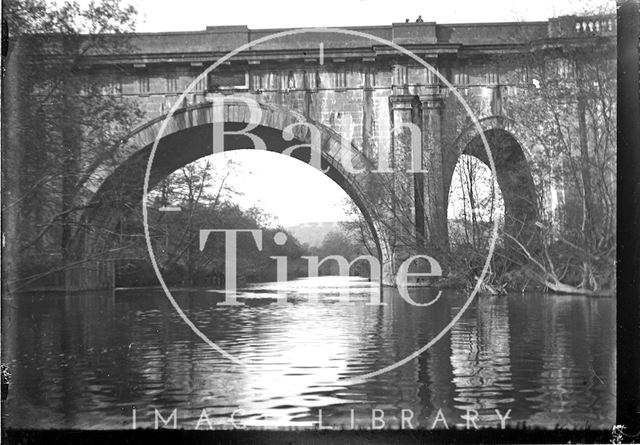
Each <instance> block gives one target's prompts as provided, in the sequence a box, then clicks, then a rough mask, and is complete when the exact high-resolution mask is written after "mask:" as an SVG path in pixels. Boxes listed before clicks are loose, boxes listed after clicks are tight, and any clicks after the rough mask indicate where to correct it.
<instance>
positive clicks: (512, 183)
mask: <svg viewBox="0 0 640 445" xmlns="http://www.w3.org/2000/svg"><path fill="white" fill-rule="evenodd" d="M484 135H485V137H486V139H487V142H488V143H489V147H490V148H491V156H492V158H493V162H494V165H495V168H496V180H497V182H498V186H499V187H500V191H501V192H502V197H503V199H504V208H505V215H504V219H505V221H504V223H505V226H504V230H505V231H506V232H507V233H509V234H511V235H513V236H520V235H521V234H522V233H523V231H528V228H530V227H531V225H532V224H534V223H535V222H536V221H537V220H538V214H539V213H538V212H539V209H538V197H537V193H536V188H535V184H534V181H533V176H532V174H531V168H530V165H529V161H528V159H527V157H526V156H525V153H524V150H523V149H522V147H521V145H520V144H519V143H518V141H517V140H516V138H515V137H514V136H513V135H512V134H511V133H510V132H509V131H507V130H504V129H500V128H492V129H487V130H485V131H484ZM462 154H465V155H469V156H473V157H475V158H476V159H478V160H479V161H480V162H482V163H483V164H485V165H486V166H487V167H488V168H491V167H490V163H489V158H488V155H487V152H486V148H485V146H484V144H483V142H482V139H481V137H480V135H478V134H476V135H475V136H473V137H472V138H471V139H470V140H469V141H468V142H467V143H466V144H465V146H464V147H462V150H461V151H460V152H459V155H462ZM459 155H458V157H457V159H456V163H455V164H454V165H453V167H454V168H453V169H451V171H450V173H449V174H450V178H449V182H448V184H449V185H448V190H450V187H451V179H452V178H451V176H452V175H453V170H455V165H457V163H458V161H459ZM448 194H449V191H448V192H447V196H448Z"/></svg>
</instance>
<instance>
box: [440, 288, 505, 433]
mask: <svg viewBox="0 0 640 445" xmlns="http://www.w3.org/2000/svg"><path fill="white" fill-rule="evenodd" d="M509 324H510V320H509V305H508V300H507V298H504V297H497V296H481V297H480V298H478V299H477V300H476V302H475V305H474V307H473V311H469V312H468V315H467V314H465V317H463V318H462V319H461V320H460V321H459V322H458V323H457V324H456V325H454V326H453V328H452V329H451V365H452V367H453V383H454V386H455V393H456V396H455V407H456V410H457V413H456V420H457V421H459V422H464V420H463V418H461V417H460V416H462V415H465V414H466V409H470V410H471V409H473V410H476V411H477V412H478V413H479V416H480V422H482V423H483V424H486V423H490V424H496V423H499V421H500V420H499V418H498V417H497V414H496V413H495V409H499V410H500V411H501V412H502V413H503V414H504V413H506V411H507V410H508V409H509V408H512V403H513V401H514V399H513V387H514V386H513V382H512V380H511V350H510V341H511V331H510V326H509ZM465 425H466V424H465Z"/></svg>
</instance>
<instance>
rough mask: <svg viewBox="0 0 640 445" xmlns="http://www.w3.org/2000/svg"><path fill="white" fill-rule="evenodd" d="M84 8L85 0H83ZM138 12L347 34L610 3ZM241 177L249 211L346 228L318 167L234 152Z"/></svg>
mask: <svg viewBox="0 0 640 445" xmlns="http://www.w3.org/2000/svg"><path fill="white" fill-rule="evenodd" d="M83 1H84V0H83ZM130 3H131V4H133V5H134V6H136V7H137V8H138V10H139V13H140V16H139V22H138V31H142V32H159V31H191V30H204V29H205V28H206V27H207V26H221V25H247V26H249V27H250V28H283V27H286V28H290V27H298V28H299V27H325V26H331V27H340V26H363V25H389V24H391V23H392V22H404V20H405V19H406V18H408V19H411V20H412V21H413V20H415V19H416V18H417V17H418V15H422V18H423V19H424V20H425V21H435V22H439V23H464V22H500V21H518V20H529V21H534V20H547V19H548V18H550V17H554V16H558V15H563V14H570V13H581V12H583V11H585V10H597V9H599V7H602V5H607V4H608V5H612V4H613V3H612V2H610V1H608V2H607V1H606V0H586V1H585V0H583V1H575V0H525V1H521V0H518V1H513V0H486V1H480V0H446V1H428V0H409V1H400V0H394V1H385V0H324V1H322V2H318V1H316V2H308V1H301V0H284V1H277V2H276V1H264V0H263V1H260V0H243V1H211V0H208V1H202V0H179V1H176V0H131V1H130ZM232 156H233V158H234V159H235V160H238V161H241V166H242V169H241V173H239V174H237V175H235V176H234V177H233V178H232V179H231V182H232V185H233V187H234V188H235V189H236V190H238V191H240V192H241V193H242V195H243V196H242V197H240V198H238V202H239V204H240V205H241V206H243V207H247V208H248V207H251V206H253V205H258V206H260V207H262V208H263V209H264V210H266V211H267V212H268V213H271V214H272V215H274V216H275V217H276V218H277V219H278V221H279V222H280V223H281V224H282V225H284V226H289V225H294V224H298V223H303V222H316V221H339V220H343V219H345V214H344V212H343V210H342V207H343V201H344V200H345V199H347V195H346V194H345V193H344V192H343V191H342V190H341V189H340V188H339V187H338V186H337V185H336V184H334V183H332V182H331V181H330V180H329V179H328V178H326V177H324V176H323V175H322V174H321V173H319V172H318V171H316V170H314V169H313V168H311V167H309V166H306V165H304V164H302V163H301V162H299V161H296V160H293V159H282V158H284V157H283V156H279V155H274V154H270V153H266V154H265V153H260V154H259V155H255V154H254V155H252V154H251V152H244V153H243V152H242V151H239V152H235V153H234V154H232Z"/></svg>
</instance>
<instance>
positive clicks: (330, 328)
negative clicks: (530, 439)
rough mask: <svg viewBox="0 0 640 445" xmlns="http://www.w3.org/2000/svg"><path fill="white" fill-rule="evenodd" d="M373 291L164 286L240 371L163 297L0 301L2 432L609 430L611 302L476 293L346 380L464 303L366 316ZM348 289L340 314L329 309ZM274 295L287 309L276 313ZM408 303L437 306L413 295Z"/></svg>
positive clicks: (452, 299)
mask: <svg viewBox="0 0 640 445" xmlns="http://www.w3.org/2000/svg"><path fill="white" fill-rule="evenodd" d="M371 286H372V285H371V284H370V283H368V282H367V281H365V280H362V279H357V278H346V277H342V278H340V277H321V278H313V279H302V280H296V281H292V282H288V283H280V284H278V283H266V284H264V283H263V284H258V285H253V286H250V287H249V288H247V289H243V290H242V291H239V301H240V302H243V303H245V304H244V305H243V306H231V307H230V306H217V305H216V303H218V302H221V301H222V300H223V298H224V295H223V294H221V293H220V292H216V291H212V290H201V289H200V290H189V289H177V290H174V292H173V295H174V296H175V298H176V301H177V302H178V303H179V305H180V306H181V308H182V309H183V310H184V312H185V314H186V315H187V316H188V317H189V319H190V320H191V321H192V322H193V323H194V324H195V325H196V326H197V327H198V328H199V329H200V330H201V331H202V332H203V333H204V334H205V335H206V336H207V337H208V338H209V339H210V340H211V341H213V342H215V343H216V344H217V345H219V346H220V347H221V348H223V349H224V350H225V351H227V352H228V353H229V354H231V355H233V356H234V357H236V358H237V359H239V360H242V361H243V362H244V363H245V365H240V364H236V363H234V362H232V361H230V360H229V359H228V358H225V357H224V356H222V355H221V353H220V352H218V351H216V350H214V349H213V348H211V346H209V345H208V344H206V343H205V341H204V340H203V339H201V338H200V337H198V336H197V335H196V334H194V333H193V331H192V330H191V329H190V328H189V327H188V326H187V325H186V324H185V322H184V321H183V320H182V319H181V318H180V316H179V315H178V314H177V312H176V311H175V309H174V308H173V307H172V306H171V305H170V303H169V301H168V299H167V298H166V296H165V295H164V293H163V291H162V290H161V289H119V290H116V291H114V292H85V293H75V294H64V293H33V294H24V295H21V296H20V297H19V298H16V299H13V300H7V301H3V308H2V309H3V314H2V317H3V319H2V321H3V325H2V329H3V340H4V341H3V342H2V357H3V363H6V364H7V365H8V366H9V368H10V370H11V373H12V380H11V386H10V390H9V398H8V400H7V401H5V402H3V403H2V405H3V406H2V408H3V414H2V416H3V421H4V423H5V426H8V427H21V428H91V429H102V428H132V427H133V426H134V424H133V422H134V413H135V426H136V427H138V428H145V427H148V428H153V427H155V422H156V420H157V421H158V422H159V425H160V426H162V423H163V419H164V420H167V421H168V425H169V426H173V425H174V423H173V421H174V419H175V421H176V425H177V427H178V428H186V429H194V428H196V427H199V428H201V429H204V428H209V425H211V426H212V427H213V428H232V427H248V428H260V427H266V428H277V427H292V426H293V427H301V428H305V427H309V428H313V427H317V426H318V422H319V421H320V420H321V422H322V426H323V427H325V426H326V427H341V428H350V427H352V426H354V427H356V428H371V427H372V426H373V427H381V426H384V427H385V428H399V427H404V428H409V427H413V428H417V427H419V428H432V427H436V428H444V427H445V426H448V427H452V426H453V425H458V426H460V427H465V426H466V425H467V423H469V426H470V427H473V426H474V425H473V424H474V422H475V425H477V426H478V427H482V426H496V425H500V417H503V418H505V416H507V413H509V414H508V418H506V419H505V420H504V422H505V425H506V426H515V425H516V424H518V423H522V422H526V423H527V424H528V425H538V426H544V427H555V426H556V425H559V426H562V427H584V426H589V427H592V428H607V429H609V428H611V426H612V425H613V424H614V420H615V389H616V385H615V355H616V351H615V300H614V299H608V298H587V297H573V296H554V295H547V294H528V295H517V294H514V295H509V296H507V297H488V296H478V297H476V298H475V299H474V301H473V302H472V303H471V305H470V306H469V308H468V309H467V311H466V312H465V313H464V314H463V316H462V317H461V318H460V320H459V321H458V322H457V323H455V324H454V325H453V327H452V328H451V329H450V331H449V332H447V333H446V334H445V335H444V336H442V338H441V339H440V340H439V341H437V342H436V343H435V344H434V345H433V346H432V347H430V348H429V349H428V350H427V351H425V352H424V353H423V354H421V355H420V356H419V357H417V358H415V359H413V360H411V361H409V362H408V363H406V364H404V365H403V366H400V367H398V368H396V369H393V370H391V371H389V372H387V373H384V374H381V375H378V376H375V377H373V378H370V379H368V380H366V381H357V380H354V378H355V377H356V376H360V375H363V374H366V373H369V372H373V371H377V370H380V369H382V368H384V367H386V366H388V365H391V364H393V363H395V362H397V361H398V360H400V359H402V358H404V357H406V356H408V355H410V354H412V353H413V352H414V351H416V350H417V349H419V348H420V347H421V346H423V345H425V344H426V343H428V342H429V341H430V340H432V339H433V338H434V337H436V336H437V335H438V334H439V333H440V332H441V331H442V329H443V328H444V327H446V326H447V324H449V322H450V321H451V320H452V317H454V316H455V315H456V314H457V313H458V312H459V310H460V308H461V307H462V305H463V304H464V303H465V301H466V299H467V297H468V295H467V294H464V293H461V292H454V291H446V292H444V294H443V295H442V297H441V298H439V299H438V300H437V301H436V302H435V303H434V304H432V305H430V306H428V307H416V306H413V305H410V304H408V303H407V302H406V301H405V300H403V299H402V298H401V297H400V296H399V295H398V292H397V290H395V289H385V290H384V293H383V297H382V301H383V302H384V303H385V305H367V303H368V302H369V298H370V293H371ZM374 287H375V286H374ZM346 289H349V291H350V299H351V301H352V302H353V303H352V304H348V305H347V304H344V303H342V302H341V300H340V291H345V290H346ZM374 291H375V289H374ZM279 295H280V296H283V295H286V296H287V298H288V301H289V304H288V305H286V306H279V305H276V304H274V302H275V298H276V297H277V296H279ZM410 295H411V297H412V298H413V299H414V300H415V301H417V302H423V303H425V302H429V301H433V300H434V299H435V298H436V292H435V291H433V290H429V289H414V290H411V291H410ZM309 296H312V297H318V301H317V302H313V301H310V300H309ZM134 409H135V411H134ZM174 409H175V410H176V411H175V416H174V418H170V415H171V414H172V412H173V410H174ZM156 410H157V411H156ZM403 410H404V411H403ZM496 410H497V411H496ZM509 410H510V411H509ZM159 416H161V417H159ZM320 416H321V417H322V419H320ZM372 418H373V419H372ZM372 422H373V423H372ZM382 422H384V423H382Z"/></svg>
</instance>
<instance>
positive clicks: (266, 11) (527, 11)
mask: <svg viewBox="0 0 640 445" xmlns="http://www.w3.org/2000/svg"><path fill="white" fill-rule="evenodd" d="M130 1H131V3H132V4H133V5H135V6H137V8H138V10H139V11H140V21H139V26H138V29H139V31H150V32H154V31H183V30H203V29H205V28H206V27H207V26H220V25H248V26H249V27H250V28H281V27H287V28H288V27H296V28H300V27H312V26H362V25H388V24H391V23H392V22H404V20H405V19H406V18H408V19H411V20H415V19H416V18H417V17H418V15H422V18H423V19H424V20H425V21H435V22H440V23H464V22H501V21H517V20H547V19H548V18H550V17H554V16H558V15H563V14H570V13H573V12H582V11H584V10H593V9H596V8H597V7H598V6H601V5H603V4H607V3H608V4H610V5H612V4H613V2H611V1H608V2H607V1H606V0H485V1H481V0H445V1H433V0H431V1H429V0H393V1H390V0H324V1H312V2H310V1H302V0H279V1H264V0H262V1H261V0H243V1H211V0H205V1H203V0H179V1H176V0H130Z"/></svg>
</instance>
